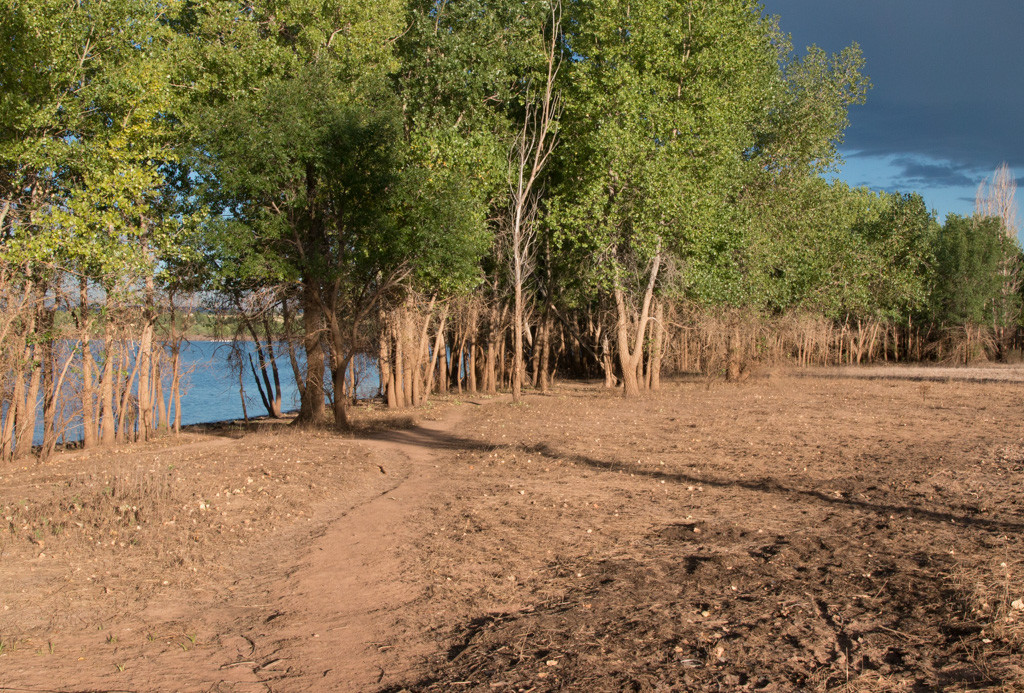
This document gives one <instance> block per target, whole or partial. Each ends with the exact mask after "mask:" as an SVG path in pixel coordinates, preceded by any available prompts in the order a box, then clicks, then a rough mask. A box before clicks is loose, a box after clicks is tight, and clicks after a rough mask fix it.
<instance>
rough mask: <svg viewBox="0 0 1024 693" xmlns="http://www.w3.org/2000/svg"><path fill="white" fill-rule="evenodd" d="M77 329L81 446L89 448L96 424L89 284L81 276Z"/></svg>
mask: <svg viewBox="0 0 1024 693" xmlns="http://www.w3.org/2000/svg"><path fill="white" fill-rule="evenodd" d="M78 287H79V288H78V310H79V316H78V330H79V338H78V339H79V343H80V344H81V349H82V448H83V449H85V450H89V449H91V448H94V447H96V439H97V433H98V430H97V425H96V408H95V406H94V405H93V394H94V391H93V370H94V366H95V362H94V361H93V358H92V345H91V334H90V333H91V332H92V320H91V318H90V311H89V284H88V281H87V280H86V279H85V277H82V278H81V280H80V281H79V285H78Z"/></svg>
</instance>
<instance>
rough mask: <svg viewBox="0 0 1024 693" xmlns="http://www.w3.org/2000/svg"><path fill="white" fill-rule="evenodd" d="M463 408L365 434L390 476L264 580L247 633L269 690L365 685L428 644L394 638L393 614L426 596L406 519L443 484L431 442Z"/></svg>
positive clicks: (441, 443)
mask: <svg viewBox="0 0 1024 693" xmlns="http://www.w3.org/2000/svg"><path fill="white" fill-rule="evenodd" d="M463 416H464V414H463V411H460V410H458V409H456V410H451V411H449V412H448V414H447V416H446V417H445V418H444V419H442V420H436V421H425V422H422V423H420V424H419V425H417V426H415V427H413V428H411V429H407V430H401V431H392V432H388V433H385V434H380V435H376V436H374V437H372V438H370V439H365V440H362V441H361V443H362V445H363V447H366V448H369V449H370V450H371V451H372V452H373V453H375V457H376V459H377V460H379V461H381V465H380V466H381V471H382V474H386V475H387V476H388V478H389V479H391V480H392V482H391V483H392V485H391V486H390V487H389V488H388V489H387V490H386V491H385V492H383V493H381V494H379V495H377V496H376V497H374V498H372V499H369V500H368V501H366V502H365V503H362V504H360V505H358V506H356V507H354V508H352V509H351V510H350V511H349V512H347V513H346V514H345V515H344V516H342V517H341V518H340V519H338V520H337V521H335V522H333V523H331V524H329V525H328V526H326V527H324V528H323V534H322V536H320V537H319V538H318V539H317V540H316V541H315V543H314V544H312V545H311V546H310V548H309V549H308V554H307V556H308V557H307V558H306V559H305V560H303V561H302V562H301V563H300V564H299V565H297V566H294V567H292V568H290V569H289V570H287V571H286V575H285V576H284V577H282V578H280V579H277V580H275V581H274V582H273V583H272V584H271V585H270V586H269V588H268V590H267V595H266V597H268V598H269V599H267V600H266V601H267V603H268V604H269V606H268V609H269V610H270V611H271V612H272V613H271V614H270V616H269V617H268V618H267V619H266V620H265V622H264V623H263V624H261V626H260V627H259V628H257V629H256V630H255V631H254V632H252V633H250V634H248V637H249V638H250V639H251V640H252V641H253V643H254V645H255V652H254V655H255V659H256V660H257V661H260V662H262V665H261V666H262V669H261V672H262V674H263V677H264V680H267V681H268V682H271V681H273V684H272V687H273V690H275V691H281V690H295V691H300V690H311V689H318V690H332V691H365V690H370V689H372V688H374V687H375V686H377V685H379V684H381V683H382V682H383V681H384V679H385V678H386V677H391V676H401V675H408V673H409V672H408V668H409V664H410V663H411V662H413V661H423V660H424V658H425V657H427V656H428V655H429V654H431V653H432V648H431V647H430V645H429V643H426V642H423V641H422V640H421V639H420V638H418V637H417V636H416V635H415V634H412V633H404V634H402V636H403V637H402V641H401V642H400V643H398V642H395V635H396V633H395V628H396V623H395V621H396V616H397V615H398V614H399V612H400V611H402V610H403V609H404V608H405V607H407V606H408V605H410V604H411V603H413V602H416V601H417V600H419V599H420V598H421V597H422V586H421V585H417V584H415V583H413V582H411V581H410V580H408V579H406V577H405V576H404V575H403V573H402V562H403V556H402V554H403V552H404V551H406V550H408V549H410V548H411V547H412V545H413V544H414V542H415V541H416V540H417V539H418V532H419V531H420V529H419V528H418V527H417V526H416V524H415V523H412V522H410V518H412V517H413V516H415V515H418V514H420V513H421V512H423V510H424V509H425V508H428V507H430V506H431V505H432V504H433V503H435V502H436V500H437V494H438V493H439V492H441V491H442V490H443V487H444V482H445V477H443V476H442V475H441V474H439V473H438V469H439V467H438V465H437V464H435V458H436V457H437V454H438V453H437V450H438V449H444V448H447V447H449V446H450V445H451V443H450V442H449V437H448V434H449V432H450V431H451V430H453V429H454V428H455V426H456V425H457V424H458V422H459V421H460V420H461V419H462V418H463Z"/></svg>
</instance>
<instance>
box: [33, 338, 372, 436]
mask: <svg viewBox="0 0 1024 693" xmlns="http://www.w3.org/2000/svg"><path fill="white" fill-rule="evenodd" d="M239 346H240V348H241V349H243V358H244V363H245V372H244V374H243V377H242V385H243V388H244V392H245V407H246V410H247V412H248V414H249V416H250V417H256V416H265V415H266V414H267V410H266V407H264V406H263V400H262V399H261V398H260V393H259V390H258V389H257V387H256V381H255V379H254V378H253V375H252V371H251V370H250V368H249V361H248V356H249V355H250V354H252V356H253V361H254V362H255V363H257V366H258V363H259V362H258V361H257V360H256V349H255V347H254V346H253V344H252V343H250V342H243V343H241V344H240V345H239ZM230 353H231V344H229V343H226V342H207V341H194V342H187V343H185V344H183V345H182V348H181V361H182V366H181V372H182V388H181V391H182V396H181V423H182V424H183V425H188V424H197V423H209V422H213V421H227V420H232V419H241V418H242V399H241V396H240V395H239V387H238V371H237V370H236V368H234V367H232V366H231V365H230V364H229V360H228V356H229V355H230ZM275 354H278V357H277V366H278V372H279V373H280V375H281V407H282V409H283V410H284V411H286V412H287V411H294V410H297V409H298V408H299V392H298V389H297V388H296V387H295V378H294V377H293V376H292V367H291V363H290V361H289V359H288V352H287V350H286V349H284V348H281V349H275ZM300 366H301V367H303V368H304V366H305V364H304V363H300ZM257 372H258V371H257ZM169 380H170V377H169V375H168V376H167V377H166V378H165V381H164V384H165V388H164V399H165V400H166V399H167V396H168V394H169V393H168V388H169ZM324 381H325V382H327V383H330V376H329V374H326V375H325V379H324ZM356 381H357V389H356V393H357V396H358V397H359V398H360V399H369V398H371V397H375V396H377V393H378V391H379V388H380V375H379V373H378V370H377V362H376V360H375V359H372V358H370V357H368V356H361V357H358V358H357V359H356ZM75 405H76V403H68V407H69V409H70V408H72V407H74V406H75ZM76 423H77V425H76ZM42 435H43V432H42V410H40V412H39V415H38V418H37V425H36V431H35V436H34V438H35V443H36V444H39V443H41V442H42ZM79 439H81V421H80V420H79V421H78V422H75V421H72V424H71V426H70V427H69V431H68V434H67V440H69V441H71V440H79Z"/></svg>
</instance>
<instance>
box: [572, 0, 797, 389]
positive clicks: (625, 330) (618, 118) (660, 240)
mask: <svg viewBox="0 0 1024 693" xmlns="http://www.w3.org/2000/svg"><path fill="white" fill-rule="evenodd" d="M567 12H568V13H569V16H568V17H567V26H571V27H572V30H571V31H568V32H567V41H568V43H569V45H570V47H571V50H572V51H573V53H574V54H575V55H576V56H578V59H574V62H573V63H572V70H571V74H568V75H567V77H568V79H567V82H568V86H567V87H566V92H565V93H566V97H565V117H564V118H563V126H562V138H563V142H564V144H565V147H564V150H563V151H564V152H565V153H566V156H565V159H564V160H563V161H562V163H561V166H563V167H564V168H565V170H566V171H567V175H566V176H565V183H564V185H563V186H562V187H561V189H560V191H559V195H558V201H557V203H556V205H555V210H556V218H557V220H556V222H555V223H556V225H557V226H558V229H559V231H558V234H559V243H560V244H562V245H570V246H573V247H574V252H576V253H578V257H579V258H580V259H581V260H582V261H583V266H584V269H585V271H586V272H588V273H589V274H590V276H591V277H592V280H593V285H594V286H595V287H597V288H600V289H602V290H605V291H608V292H609V293H610V294H611V295H612V296H613V297H614V299H615V315H616V327H615V335H616V347H617V352H618V358H619V364H620V367H621V370H622V380H623V391H624V393H625V394H626V396H635V395H636V394H637V393H638V392H639V391H640V388H641V383H643V382H644V381H645V379H644V378H642V377H641V375H640V374H638V371H640V369H641V368H642V366H643V347H644V344H645V340H646V331H647V328H648V325H649V323H650V321H651V308H652V303H653V301H654V299H655V295H656V291H657V289H658V279H659V273H660V272H661V270H662V268H663V265H664V263H665V261H666V260H667V259H671V260H672V263H673V265H674V266H676V267H678V268H679V269H680V271H679V272H677V273H676V275H675V276H677V277H679V278H680V281H681V282H682V284H683V286H684V287H685V288H686V290H688V291H690V292H692V293H693V294H695V295H698V296H701V297H703V298H708V297H710V296H711V295H712V294H713V293H714V292H715V291H719V290H720V289H721V286H722V282H721V281H720V279H722V278H723V276H724V275H727V274H729V272H730V266H731V264H732V262H731V261H732V256H733V253H734V251H735V249H736V248H737V247H738V244H739V241H740V236H739V231H738V227H739V225H738V224H735V223H734V221H735V220H734V219H733V218H732V215H733V211H732V210H733V205H730V204H729V201H730V200H731V199H733V198H734V197H735V196H736V195H737V194H738V192H739V190H740V186H741V182H742V173H743V167H744V152H746V151H747V150H748V149H749V148H750V147H751V146H752V144H753V135H752V127H751V126H752V124H753V123H754V122H756V121H757V119H758V118H759V117H760V114H761V113H762V112H763V111H764V110H765V109H766V108H767V104H766V103H765V102H764V100H765V99H766V98H768V95H769V93H770V92H769V91H768V90H767V89H766V85H767V84H768V82H770V81H771V80H772V79H774V78H775V75H776V74H777V71H778V55H777V52H776V50H775V48H774V47H773V45H772V44H771V32H770V31H769V30H768V28H767V26H766V25H765V23H764V22H763V21H762V19H761V15H760V9H759V7H758V6H757V5H756V4H755V3H751V2H745V1H741V0H736V1H732V2H725V3H723V2H700V1H694V2H682V3H680V2H669V1H668V0H665V1H660V2H659V1H652V2H645V3H629V2H607V3H579V4H573V5H572V6H571V9H570V8H567ZM587 258H589V260H588V259H587Z"/></svg>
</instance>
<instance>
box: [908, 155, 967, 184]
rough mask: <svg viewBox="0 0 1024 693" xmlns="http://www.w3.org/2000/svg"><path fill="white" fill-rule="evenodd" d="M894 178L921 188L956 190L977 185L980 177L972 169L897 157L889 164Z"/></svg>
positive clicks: (946, 163)
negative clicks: (892, 169)
mask: <svg viewBox="0 0 1024 693" xmlns="http://www.w3.org/2000/svg"><path fill="white" fill-rule="evenodd" d="M890 163H891V164H892V166H894V167H895V169H896V170H895V172H894V177H895V178H897V179H898V180H900V181H903V182H905V183H907V184H909V185H912V186H915V187H921V188H956V187H964V186H972V185H977V184H978V181H979V179H980V178H981V176H980V175H979V174H978V171H977V170H976V169H974V168H972V167H967V166H962V165H959V164H955V163H952V162H929V161H923V160H921V159H918V158H916V157H910V156H897V157H893V159H892V160H891V162H890Z"/></svg>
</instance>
